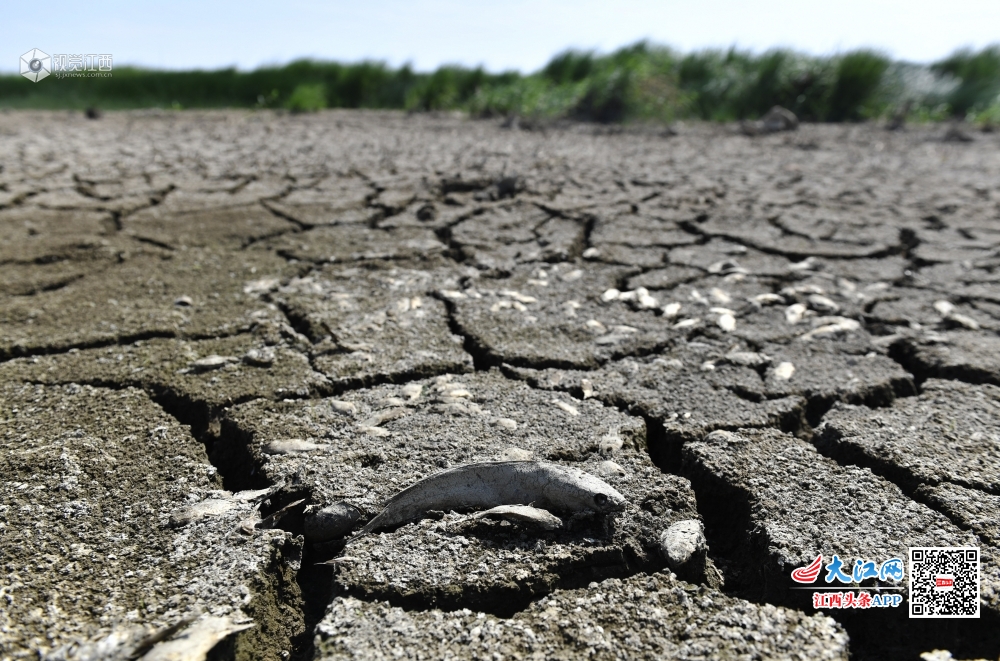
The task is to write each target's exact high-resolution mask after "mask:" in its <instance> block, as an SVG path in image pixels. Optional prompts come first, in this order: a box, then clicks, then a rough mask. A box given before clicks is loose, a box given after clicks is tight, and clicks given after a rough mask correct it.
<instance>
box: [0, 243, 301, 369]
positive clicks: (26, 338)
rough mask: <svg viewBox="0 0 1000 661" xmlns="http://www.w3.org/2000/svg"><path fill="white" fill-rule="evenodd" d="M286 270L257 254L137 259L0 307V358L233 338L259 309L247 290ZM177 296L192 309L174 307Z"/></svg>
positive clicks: (274, 259) (278, 262) (189, 254)
mask: <svg viewBox="0 0 1000 661" xmlns="http://www.w3.org/2000/svg"><path fill="white" fill-rule="evenodd" d="M289 270H290V267H289V266H288V265H287V263H285V262H284V260H281V259H279V258H277V257H274V256H271V255H264V254H255V255H252V256H249V255H247V254H246V253H242V252H236V253H226V252H223V253H218V252H210V251H200V250H190V251H186V252H177V253H173V254H172V255H170V256H169V258H167V259H162V258H159V257H152V256H138V257H135V258H133V259H129V260H126V261H125V262H123V263H121V264H118V265H116V266H113V267H111V268H108V269H106V270H105V271H103V272H102V273H101V274H99V275H95V276H93V277H85V278H81V279H80V280H76V281H74V282H72V283H70V284H69V285H67V286H65V287H63V288H61V289H58V290H55V291H47V292H41V293H39V294H36V295H35V296H32V297H30V298H19V299H8V300H6V301H5V302H4V305H3V306H0V357H5V356H6V357H9V356H16V355H18V354H23V353H35V352H48V351H54V350H60V349H66V348H70V347H82V346H88V345H95V344H102V343H110V342H121V341H128V340H134V339H137V338H141V337H150V336H153V337H155V336H157V335H159V336H192V335H194V336H205V335H212V334H217V335H232V334H235V333H237V332H245V331H247V330H249V329H250V328H251V326H252V323H253V320H252V319H251V318H250V317H249V316H248V314H249V313H250V312H251V311H254V310H256V309H258V308H259V307H260V305H261V304H260V302H259V301H258V299H257V296H256V295H255V294H254V293H252V292H251V293H245V291H244V290H245V288H246V287H247V283H248V282H250V281H254V280H259V279H260V278H262V277H264V276H273V277H275V278H280V277H281V276H283V275H284V274H285V273H286V272H288V271H289ZM180 295H187V296H191V297H192V298H193V299H195V300H196V302H197V303H198V304H197V305H194V306H192V307H186V308H185V307H178V306H175V305H174V301H175V300H177V297H178V296H180Z"/></svg>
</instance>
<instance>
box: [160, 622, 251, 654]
mask: <svg viewBox="0 0 1000 661" xmlns="http://www.w3.org/2000/svg"><path fill="white" fill-rule="evenodd" d="M252 626H254V625H253V623H246V624H236V623H235V622H234V621H233V620H232V618H230V617H215V616H211V615H209V616H206V617H204V618H202V619H201V620H198V621H196V622H194V623H193V624H191V625H189V626H188V627H187V628H186V630H185V631H184V632H183V633H181V634H180V635H178V636H176V637H175V638H173V639H172V640H165V641H162V642H159V643H158V644H157V645H156V646H155V647H153V649H151V650H150V651H149V652H148V653H147V654H146V655H145V656H143V657H142V658H143V659H146V661H203V660H204V659H205V658H207V657H208V653H209V652H210V651H211V650H212V648H213V647H215V646H216V645H217V644H218V643H219V642H220V641H222V640H223V639H225V638H228V637H229V636H231V635H232V634H234V633H239V632H240V631H244V630H246V629H249V628H250V627H252Z"/></svg>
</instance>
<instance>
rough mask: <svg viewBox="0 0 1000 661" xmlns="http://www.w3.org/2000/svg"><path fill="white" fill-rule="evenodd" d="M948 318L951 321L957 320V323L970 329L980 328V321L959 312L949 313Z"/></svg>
mask: <svg viewBox="0 0 1000 661" xmlns="http://www.w3.org/2000/svg"><path fill="white" fill-rule="evenodd" d="M948 319H949V320H950V321H953V322H955V323H956V324H959V325H960V326H964V327H965V328H968V329H969V330H979V322H978V321H976V320H975V319H973V318H972V317H967V316H965V315H964V314H958V313H957V312H953V313H952V314H950V315H948Z"/></svg>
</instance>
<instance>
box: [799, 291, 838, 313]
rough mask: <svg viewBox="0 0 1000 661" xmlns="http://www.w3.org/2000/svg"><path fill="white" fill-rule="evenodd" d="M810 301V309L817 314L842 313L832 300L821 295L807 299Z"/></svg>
mask: <svg viewBox="0 0 1000 661" xmlns="http://www.w3.org/2000/svg"><path fill="white" fill-rule="evenodd" d="M806 300H807V301H809V307H811V308H812V309H813V310H816V311H817V312H822V313H824V314H832V313H834V312H839V311H840V306H839V305H837V304H836V303H835V302H833V301H832V300H831V299H829V298H827V297H826V296H822V295H820V294H812V295H811V296H809V297H808V298H807V299H806Z"/></svg>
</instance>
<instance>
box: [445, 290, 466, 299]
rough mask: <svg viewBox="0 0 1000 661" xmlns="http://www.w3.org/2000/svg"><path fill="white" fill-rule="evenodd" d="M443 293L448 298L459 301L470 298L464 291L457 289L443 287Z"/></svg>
mask: <svg viewBox="0 0 1000 661" xmlns="http://www.w3.org/2000/svg"><path fill="white" fill-rule="evenodd" d="M441 295H442V296H444V297H445V298H447V299H451V300H453V301H457V300H460V299H463V298H468V296H466V295H465V294H464V293H462V292H460V291H458V290H457V289H442V290H441Z"/></svg>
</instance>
